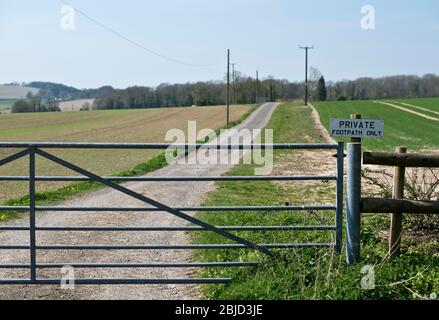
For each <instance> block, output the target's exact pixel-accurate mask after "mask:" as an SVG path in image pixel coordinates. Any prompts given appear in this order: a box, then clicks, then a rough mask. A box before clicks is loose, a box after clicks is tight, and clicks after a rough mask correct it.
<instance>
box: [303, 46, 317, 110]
mask: <svg viewBox="0 0 439 320" xmlns="http://www.w3.org/2000/svg"><path fill="white" fill-rule="evenodd" d="M299 48H300V49H303V50H305V106H308V50H312V49H314V46H310V47H308V46H303V47H302V46H299Z"/></svg>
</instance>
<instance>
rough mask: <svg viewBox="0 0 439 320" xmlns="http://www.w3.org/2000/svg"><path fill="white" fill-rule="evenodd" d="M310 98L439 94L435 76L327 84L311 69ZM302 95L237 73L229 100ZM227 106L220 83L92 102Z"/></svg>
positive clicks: (123, 93)
mask: <svg viewBox="0 0 439 320" xmlns="http://www.w3.org/2000/svg"><path fill="white" fill-rule="evenodd" d="M309 87H310V99H311V100H367V99H397V98H419V97H437V96H439V77H438V76H436V75H433V74H427V75H425V76H423V77H418V76H405V75H402V76H390V77H383V78H359V79H356V80H351V81H348V80H346V81H337V82H325V79H324V77H323V75H321V73H320V72H318V70H316V69H315V70H312V71H311V80H310V82H309ZM303 96H304V85H303V82H290V81H288V80H279V79H275V78H273V77H268V78H266V79H263V80H260V81H258V82H256V80H255V79H254V78H251V77H248V76H245V75H243V74H241V73H239V72H237V73H236V74H235V83H232V84H231V92H230V102H231V103H236V104H253V103H256V102H264V101H276V100H286V101H288V100H297V99H302V98H303ZM225 103H226V86H225V82H224V81H209V82H197V83H186V84H161V85H160V86H158V87H156V88H151V87H141V86H136V87H129V88H127V89H111V90H107V91H106V92H104V93H103V94H101V95H100V96H98V97H97V98H96V100H95V105H94V109H131V108H162V107H184V106H192V105H196V106H212V105H223V104H225Z"/></svg>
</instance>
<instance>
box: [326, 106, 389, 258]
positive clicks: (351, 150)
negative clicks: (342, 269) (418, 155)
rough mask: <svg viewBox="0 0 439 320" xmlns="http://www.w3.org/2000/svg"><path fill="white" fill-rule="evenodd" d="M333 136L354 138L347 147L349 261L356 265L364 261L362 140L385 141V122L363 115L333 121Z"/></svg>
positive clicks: (347, 247)
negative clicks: (363, 117)
mask: <svg viewBox="0 0 439 320" xmlns="http://www.w3.org/2000/svg"><path fill="white" fill-rule="evenodd" d="M331 136H332V137H334V138H350V139H351V143H348V145H347V194H346V262H347V264H348V265H354V264H356V263H357V262H359V260H360V240H361V239H360V231H361V208H360V203H361V139H363V138H370V139H382V138H384V121H383V120H366V119H362V118H361V115H352V116H351V119H331Z"/></svg>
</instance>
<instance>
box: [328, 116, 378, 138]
mask: <svg viewBox="0 0 439 320" xmlns="http://www.w3.org/2000/svg"><path fill="white" fill-rule="evenodd" d="M331 137H334V138H369V139H383V138H384V120H366V119H364V120H363V119H361V120H360V119H358V120H354V119H331Z"/></svg>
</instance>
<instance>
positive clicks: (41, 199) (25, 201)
mask: <svg viewBox="0 0 439 320" xmlns="http://www.w3.org/2000/svg"><path fill="white" fill-rule="evenodd" d="M259 106H260V105H255V106H253V107H252V108H250V110H249V111H248V112H246V113H245V114H244V115H243V116H242V117H241V118H239V119H238V120H236V121H233V122H231V123H230V124H229V125H228V126H227V127H224V128H220V129H217V132H218V133H219V131H220V130H221V129H226V128H232V127H234V126H237V125H238V124H240V123H241V122H243V121H244V120H245V119H247V118H248V117H249V116H250V115H251V114H252V113H253V112H254V111H255V110H256V109H257V108H258V107H259ZM167 165H168V164H167V162H166V157H165V152H163V153H161V154H159V155H157V156H155V157H153V158H151V159H150V160H148V161H147V162H144V163H140V164H138V165H136V166H135V167H134V168H132V169H129V170H125V171H122V172H119V173H116V174H112V176H120V177H135V176H141V175H145V174H148V173H150V172H154V171H156V170H159V169H162V168H164V167H166V166H167ZM103 187H104V186H102V184H100V183H97V182H92V181H91V182H80V183H72V184H70V185H68V186H66V187H63V188H60V189H57V190H54V191H46V192H37V193H36V203H37V205H43V204H56V203H60V202H62V201H66V200H68V199H72V198H74V197H77V196H80V195H82V194H84V193H86V192H89V191H93V190H97V189H99V188H103ZM29 203H30V199H29V195H25V196H23V197H20V198H15V199H10V200H7V201H5V202H4V203H3V205H4V206H13V207H15V206H28V205H29ZM17 217H18V213H17V212H13V211H5V212H1V213H0V221H5V220H8V219H13V218H17Z"/></svg>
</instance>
